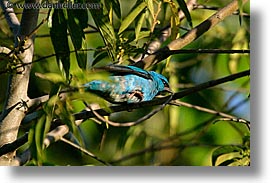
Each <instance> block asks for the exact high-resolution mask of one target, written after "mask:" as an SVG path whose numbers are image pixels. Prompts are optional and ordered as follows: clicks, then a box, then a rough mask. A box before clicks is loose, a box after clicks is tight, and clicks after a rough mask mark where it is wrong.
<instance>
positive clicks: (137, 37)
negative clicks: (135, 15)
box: [135, 12, 145, 41]
mask: <svg viewBox="0 0 275 183" xmlns="http://www.w3.org/2000/svg"><path fill="white" fill-rule="evenodd" d="M144 18H145V12H144V13H142V14H141V16H140V18H139V20H138V22H137V26H136V29H135V35H136V39H135V41H137V40H138V39H139V34H140V30H141V28H142V24H143V21H144Z"/></svg>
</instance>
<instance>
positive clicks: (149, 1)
mask: <svg viewBox="0 0 275 183" xmlns="http://www.w3.org/2000/svg"><path fill="white" fill-rule="evenodd" d="M145 2H146V3H147V7H148V9H149V11H150V13H151V15H152V17H154V14H155V10H154V4H153V0H146V1H145Z"/></svg>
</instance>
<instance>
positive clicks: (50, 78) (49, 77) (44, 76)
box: [35, 72, 66, 83]
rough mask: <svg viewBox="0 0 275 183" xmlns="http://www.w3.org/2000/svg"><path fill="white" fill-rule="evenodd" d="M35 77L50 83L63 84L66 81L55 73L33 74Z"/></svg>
mask: <svg viewBox="0 0 275 183" xmlns="http://www.w3.org/2000/svg"><path fill="white" fill-rule="evenodd" d="M35 75H36V76H37V77H39V78H41V79H45V80H48V81H51V82H52V83H65V81H66V79H65V78H64V77H63V76H62V75H60V74H57V73H44V74H42V73H38V72H37V73H35Z"/></svg>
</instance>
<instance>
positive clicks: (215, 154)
mask: <svg viewBox="0 0 275 183" xmlns="http://www.w3.org/2000/svg"><path fill="white" fill-rule="evenodd" d="M241 151H242V149H241V148H240V147H238V146H233V145H232V146H222V147H219V148H217V149H216V150H215V151H214V152H213V154H212V165H213V166H215V163H216V161H217V159H218V157H219V156H221V155H224V154H228V153H233V152H241Z"/></svg>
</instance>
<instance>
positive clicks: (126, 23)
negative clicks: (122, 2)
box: [118, 2, 146, 34]
mask: <svg viewBox="0 0 275 183" xmlns="http://www.w3.org/2000/svg"><path fill="white" fill-rule="evenodd" d="M145 7H146V3H145V2H142V3H141V4H139V5H138V6H137V7H136V8H135V9H134V10H133V11H132V12H130V14H129V15H128V16H127V17H126V18H125V19H124V20H123V21H122V22H121V26H120V28H119V31H118V34H121V33H122V32H123V31H124V30H125V29H127V28H128V27H129V25H130V24H131V23H132V22H133V21H134V20H135V18H136V17H137V16H138V15H139V13H140V12H141V11H142V10H143V9H144V8H145Z"/></svg>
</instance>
